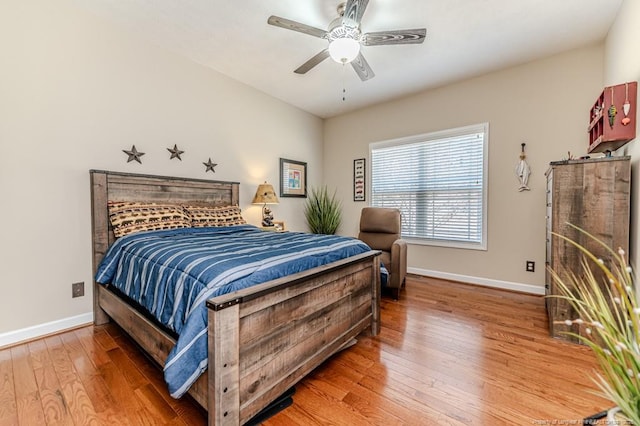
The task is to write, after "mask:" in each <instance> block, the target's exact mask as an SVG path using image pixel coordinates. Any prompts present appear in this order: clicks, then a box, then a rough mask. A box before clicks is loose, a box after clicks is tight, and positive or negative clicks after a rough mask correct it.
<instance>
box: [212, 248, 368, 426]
mask: <svg viewBox="0 0 640 426" xmlns="http://www.w3.org/2000/svg"><path fill="white" fill-rule="evenodd" d="M379 270H380V269H379V261H378V257H377V253H375V252H371V253H366V254H364V255H361V256H357V257H355V258H350V259H345V260H344V261H340V262H336V263H335V264H332V265H328V266H325V267H321V268H315V269H314V270H310V271H306V272H304V273H300V274H296V275H293V276H290V277H286V278H283V279H279V280H274V281H271V282H269V283H266V284H263V285H261V286H258V288H251V289H247V290H248V291H246V292H245V291H241V292H237V293H233V294H229V295H224V296H220V297H216V298H213V299H211V300H209V301H208V302H207V306H208V307H209V424H243V423H245V422H247V421H248V420H250V419H251V418H252V417H253V416H255V415H256V414H257V413H258V412H259V411H260V410H262V409H263V408H264V407H266V406H267V405H268V404H269V403H270V402H271V401H273V400H275V399H276V398H277V397H278V396H280V395H281V394H282V393H284V392H285V391H286V390H287V389H288V388H290V387H291V386H293V385H294V384H295V383H297V382H298V381H299V380H300V379H301V378H303V377H304V376H305V375H307V374H308V373H309V372H311V370H313V369H314V368H316V367H317V366H318V365H320V364H321V363H322V362H323V361H325V360H326V359H327V358H328V357H330V356H331V355H332V354H334V353H335V352H337V351H338V350H340V348H342V347H343V346H344V345H345V344H346V343H348V342H349V341H350V340H351V339H353V338H354V337H355V336H357V335H358V334H360V333H361V332H362V331H363V330H365V329H367V328H368V327H371V328H370V330H371V331H370V332H371V333H372V334H374V335H375V334H377V333H378V330H379V321H378V318H379V294H380V292H379V288H380V286H379ZM252 290H253V291H252Z"/></svg>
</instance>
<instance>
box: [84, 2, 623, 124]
mask: <svg viewBox="0 0 640 426" xmlns="http://www.w3.org/2000/svg"><path fill="white" fill-rule="evenodd" d="M75 1H76V3H77V4H78V5H81V6H82V7H85V8H88V9H89V10H90V11H92V12H93V13H95V14H96V15H98V16H101V17H103V18H105V19H107V20H110V21H114V22H117V23H118V24H120V25H122V26H124V27H126V28H128V29H129V30H131V31H133V32H136V33H139V34H140V35H141V36H142V37H144V38H146V39H148V40H149V41H151V42H152V43H154V44H156V45H159V46H162V47H165V48H167V49H169V50H171V51H174V52H177V53H179V54H181V55H184V56H186V57H188V58H190V59H192V60H193V61H195V62H198V63H200V64H203V65H206V66H208V67H211V68H213V69H215V70H217V71H219V72H221V73H223V74H226V75H228V76H230V77H232V78H234V79H236V80H239V81H241V82H243V83H245V84H247V85H249V86H252V87H254V88H256V89H258V90H261V91H263V92H265V93H267V94H269V95H271V96H274V97H276V98H278V99H281V100H283V101H285V102H287V103H289V104H292V105H295V106H297V107H299V108H301V109H303V110H305V111H308V112H310V113H313V114H315V115H317V116H320V117H325V118H326V117H331V116H335V115H338V114H341V113H344V112H347V111H352V110H354V109H357V108H361V107H364V106H367V105H371V104H374V103H378V102H382V101H386V100H389V99H393V98H396V97H400V96H403V95H406V94H409V93H412V92H416V91H420V90H424V89H429V88H433V87H437V86H442V85H444V84H447V83H451V82H454V81H458V80H461V79H465V78H469V77H472V76H477V75H481V74H484V73H486V72H489V71H493V70H497V69H500V68H504V67H507V66H512V65H516V64H520V63H525V62H528V61H531V60H534V59H538V58H541V57H544V56H548V55H552V54H555V53H559V52H562V51H565V50H569V49H573V48H576V47H580V46H585V45H588V44H592V43H595V42H598V41H600V40H603V39H604V38H605V36H606V34H607V31H608V30H609V27H610V26H611V24H612V23H613V21H614V19H615V16H616V13H617V11H618V9H619V7H620V4H621V2H622V0H370V1H369V6H368V7H367V9H366V12H365V14H364V17H363V19H362V24H361V28H362V31H363V32H372V31H383V30H392V29H410V28H421V27H426V28H427V37H426V40H425V42H424V43H423V44H418V45H402V46H368V47H363V48H362V53H363V54H364V55H365V58H366V59H367V61H368V62H369V65H370V66H371V68H372V69H373V71H374V72H375V74H376V76H375V77H374V78H373V79H371V80H368V81H366V82H362V81H361V80H360V79H359V78H358V76H357V75H356V73H355V72H354V70H353V69H352V68H351V66H349V65H347V66H346V67H343V66H342V65H340V64H337V63H335V62H333V61H332V60H331V59H327V60H325V61H324V62H322V63H321V64H319V65H318V66H316V67H315V68H313V69H312V70H311V71H309V72H308V73H307V74H305V75H298V74H294V73H293V70H294V69H296V68H297V67H298V66H300V65H301V64H303V63H304V62H305V61H306V60H307V59H309V58H311V57H312V56H313V55H315V54H316V53H318V52H319V51H321V50H322V49H324V48H325V47H326V46H327V42H326V41H325V40H322V39H318V38H315V37H312V36H309V35H306V34H302V33H298V32H294V31H289V30H285V29H283V28H278V27H274V26H271V25H268V24H267V18H268V17H269V16H270V15H277V16H281V17H283V18H288V19H291V20H294V21H298V22H301V23H304V24H308V25H311V26H314V27H317V28H321V29H326V28H327V25H328V24H329V22H330V21H331V20H332V19H334V18H335V17H337V13H336V7H337V5H338V3H339V2H340V0H304V1H303V0H277V1H276V0H272V1H267V0H240V1H231V0H180V1H176V0H75ZM343 88H344V89H346V100H345V101H343V100H342V90H343Z"/></svg>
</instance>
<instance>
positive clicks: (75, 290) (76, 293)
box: [71, 282, 84, 298]
mask: <svg viewBox="0 0 640 426" xmlns="http://www.w3.org/2000/svg"><path fill="white" fill-rule="evenodd" d="M82 296H84V282H80V283H73V284H71V297H72V298H73V297H82Z"/></svg>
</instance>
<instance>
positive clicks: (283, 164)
mask: <svg viewBox="0 0 640 426" xmlns="http://www.w3.org/2000/svg"><path fill="white" fill-rule="evenodd" d="M280 196H281V197H302V198H306V197H307V163H304V162H302V161H295V160H287V159H286V158H281V159H280Z"/></svg>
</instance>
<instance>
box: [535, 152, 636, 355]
mask: <svg viewBox="0 0 640 426" xmlns="http://www.w3.org/2000/svg"><path fill="white" fill-rule="evenodd" d="M630 178H631V162H630V157H604V158H598V159H586V160H569V161H557V162H552V163H551V167H550V169H549V170H548V171H547V232H546V261H547V274H546V280H545V289H546V290H545V293H546V295H547V296H551V297H547V298H546V308H547V314H548V316H549V331H550V334H551V335H552V336H553V337H559V338H562V339H566V340H568V341H572V342H577V341H578V339H577V338H575V337H572V336H569V335H566V334H565V332H567V331H569V332H573V333H576V334H578V335H580V333H585V330H584V329H583V328H581V327H579V326H578V324H572V325H570V326H569V325H566V324H564V323H563V322H564V321H572V320H574V319H576V318H577V317H576V312H575V310H574V309H573V308H572V307H571V304H570V303H569V302H568V301H566V300H563V299H561V298H557V297H553V296H557V295H558V294H559V291H558V288H557V287H556V284H555V283H554V281H553V278H552V276H551V273H550V272H549V268H550V269H552V270H554V271H555V272H556V273H557V274H558V275H559V276H560V277H566V276H568V275H570V274H571V273H574V272H575V271H581V270H582V266H581V262H582V256H581V254H580V251H579V250H578V249H577V248H576V247H575V246H573V245H572V244H570V243H568V242H567V241H566V240H562V239H558V238H554V237H553V234H552V233H555V234H559V235H563V236H565V237H566V238H568V239H570V240H573V241H575V242H577V243H578V244H580V245H582V246H583V247H585V248H586V249H587V250H589V251H590V252H592V253H593V254H594V255H595V256H597V257H598V258H600V259H602V260H603V262H605V264H607V265H609V264H610V262H611V256H610V253H608V252H607V251H606V250H604V249H603V247H602V246H600V245H599V244H597V243H595V242H594V241H593V240H591V239H590V238H587V237H586V236H585V235H584V234H583V233H581V232H579V231H578V230H576V229H575V228H573V227H571V226H569V225H568V223H570V224H572V225H575V226H577V227H579V228H582V229H584V230H585V231H587V232H589V233H591V234H593V235H597V236H598V238H599V239H600V240H601V241H602V242H603V243H604V244H605V245H606V246H608V247H612V248H614V249H615V250H617V249H618V248H621V249H622V250H624V251H625V252H627V253H628V251H629V250H628V248H629V220H630V219H629V217H630V216H629V215H630V213H629V210H630ZM598 279H600V277H598ZM559 322H560V323H559Z"/></svg>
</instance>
